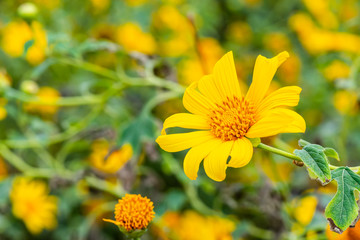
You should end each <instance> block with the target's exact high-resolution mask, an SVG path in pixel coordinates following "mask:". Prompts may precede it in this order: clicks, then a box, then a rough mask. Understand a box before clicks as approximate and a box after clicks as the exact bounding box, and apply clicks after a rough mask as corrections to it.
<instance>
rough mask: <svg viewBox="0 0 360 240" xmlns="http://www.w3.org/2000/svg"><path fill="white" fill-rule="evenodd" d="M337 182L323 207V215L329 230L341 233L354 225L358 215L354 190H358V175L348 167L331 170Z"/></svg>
mask: <svg viewBox="0 0 360 240" xmlns="http://www.w3.org/2000/svg"><path fill="white" fill-rule="evenodd" d="M331 175H332V178H333V179H335V181H336V182H337V192H336V194H335V196H334V197H333V199H331V201H330V203H329V204H328V205H327V207H326V209H325V216H326V218H327V219H328V221H329V223H330V227H331V230H332V231H334V232H337V233H342V232H343V231H345V230H346V229H347V228H348V227H349V226H354V225H355V224H356V222H357V220H358V216H359V206H358V203H357V202H356V200H355V195H354V191H355V190H360V176H358V175H356V174H355V173H354V172H353V171H351V170H350V169H349V168H348V167H340V168H337V169H335V170H333V171H332V172H331Z"/></svg>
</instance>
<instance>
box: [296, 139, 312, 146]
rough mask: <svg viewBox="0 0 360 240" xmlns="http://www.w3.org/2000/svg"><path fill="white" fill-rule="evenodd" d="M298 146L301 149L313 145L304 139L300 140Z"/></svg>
mask: <svg viewBox="0 0 360 240" xmlns="http://www.w3.org/2000/svg"><path fill="white" fill-rule="evenodd" d="M298 144H299V146H300V147H305V146H306V145H309V144H311V143H309V142H308V141H305V140H304V139H300V140H299V142H298Z"/></svg>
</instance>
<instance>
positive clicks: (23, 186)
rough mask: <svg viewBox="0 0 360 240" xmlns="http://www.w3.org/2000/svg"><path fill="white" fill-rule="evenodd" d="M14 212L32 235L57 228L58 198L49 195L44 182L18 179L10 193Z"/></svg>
mask: <svg viewBox="0 0 360 240" xmlns="http://www.w3.org/2000/svg"><path fill="white" fill-rule="evenodd" d="M10 200H11V203H12V212H13V214H14V215H15V216H16V217H17V218H20V219H21V220H23V221H24V223H25V225H26V228H27V229H28V230H29V231H30V232H31V233H32V234H39V233H41V231H43V230H44V229H47V230H52V229H54V228H55V227H56V225H57V221H56V213H57V209H58V207H57V201H58V200H57V198H56V197H55V196H51V195H49V189H48V187H47V185H46V184H45V183H44V182H42V181H37V180H31V179H28V178H25V177H17V178H15V180H14V182H13V186H12V189H11V192H10Z"/></svg>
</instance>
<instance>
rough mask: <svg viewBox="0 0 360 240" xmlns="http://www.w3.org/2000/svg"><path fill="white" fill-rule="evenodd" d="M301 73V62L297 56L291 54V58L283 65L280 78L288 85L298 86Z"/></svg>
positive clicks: (279, 73) (279, 74)
mask: <svg viewBox="0 0 360 240" xmlns="http://www.w3.org/2000/svg"><path fill="white" fill-rule="evenodd" d="M300 72H301V60H300V59H299V57H298V56H297V55H296V54H294V53H293V54H291V57H289V59H288V60H287V61H286V62H284V63H283V65H281V68H280V69H279V72H278V76H279V79H280V80H281V81H282V82H284V83H287V84H296V83H297V82H298V80H299V77H300Z"/></svg>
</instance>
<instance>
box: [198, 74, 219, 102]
mask: <svg viewBox="0 0 360 240" xmlns="http://www.w3.org/2000/svg"><path fill="white" fill-rule="evenodd" d="M198 88H199V91H200V92H201V93H202V94H204V96H205V97H207V98H208V99H210V100H211V101H212V102H214V103H218V104H220V103H222V101H223V99H222V97H221V95H220V93H219V91H218V89H217V87H216V84H215V79H214V77H213V75H212V74H211V75H205V76H203V77H202V78H201V79H200V80H199V83H198Z"/></svg>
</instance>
